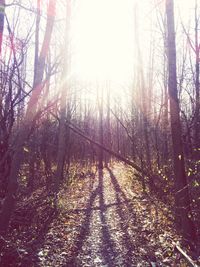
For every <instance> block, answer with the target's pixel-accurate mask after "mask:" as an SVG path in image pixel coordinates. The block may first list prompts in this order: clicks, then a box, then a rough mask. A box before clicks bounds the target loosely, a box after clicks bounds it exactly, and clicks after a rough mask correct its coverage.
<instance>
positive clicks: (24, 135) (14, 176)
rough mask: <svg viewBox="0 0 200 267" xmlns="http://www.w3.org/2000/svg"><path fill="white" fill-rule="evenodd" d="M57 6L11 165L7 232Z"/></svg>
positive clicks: (2, 226) (0, 221) (3, 226)
mask: <svg viewBox="0 0 200 267" xmlns="http://www.w3.org/2000/svg"><path fill="white" fill-rule="evenodd" d="M55 8H56V1H55V0H50V1H49V5H48V11H47V13H48V16H47V24H46V29H45V34H44V40H43V43H42V47H41V51H40V55H39V58H38V66H37V70H36V75H35V76H34V82H33V92H32V95H31V97H30V100H29V103H28V106H27V111H26V115H25V118H24V121H23V126H22V127H21V128H20V129H19V131H18V133H17V137H16V140H15V145H14V147H13V151H14V152H13V157H12V161H11V166H10V175H9V180H8V188H7V194H6V197H5V200H4V204H3V207H2V213H1V218H0V232H3V233H5V232H6V231H7V229H8V226H9V221H10V217H11V214H12V211H13V209H14V205H15V200H16V192H17V188H18V174H19V170H20V166H21V162H22V158H23V146H24V142H25V141H26V140H27V139H28V137H29V135H30V132H31V129H32V127H33V124H34V120H35V116H36V114H37V107H38V100H39V97H40V94H41V92H42V89H43V86H44V84H43V74H44V69H45V61H46V56H47V53H48V49H49V45H50V41H51V37H52V31H53V25H54V20H55Z"/></svg>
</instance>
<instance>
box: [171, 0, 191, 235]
mask: <svg viewBox="0 0 200 267" xmlns="http://www.w3.org/2000/svg"><path fill="white" fill-rule="evenodd" d="M166 15H167V31H168V36H167V51H168V71H169V77H168V90H169V100H170V119H171V134H172V146H173V156H174V174H175V189H176V193H175V206H176V212H175V216H176V221H177V223H178V225H179V226H180V227H181V230H182V232H183V235H184V236H185V238H186V239H190V240H191V239H192V240H193V239H194V237H195V236H196V232H195V228H194V225H193V222H192V220H191V219H190V218H191V216H192V214H191V209H190V197H189V191H188V183H187V177H186V173H185V162H184V155H183V144H182V133H181V121H180V108H179V100H178V93H177V74H176V43H175V29H174V2H173V0H166Z"/></svg>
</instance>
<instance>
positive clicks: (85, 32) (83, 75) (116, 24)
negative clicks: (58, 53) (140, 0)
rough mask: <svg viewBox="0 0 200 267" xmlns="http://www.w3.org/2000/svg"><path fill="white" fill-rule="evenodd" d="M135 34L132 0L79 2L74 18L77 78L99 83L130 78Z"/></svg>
mask: <svg viewBox="0 0 200 267" xmlns="http://www.w3.org/2000/svg"><path fill="white" fill-rule="evenodd" d="M133 33H134V20H133V1H130V0H80V1H78V4H77V7H76V10H75V12H74V16H73V20H72V49H73V56H72V72H73V73H74V75H75V76H76V78H77V79H78V80H80V81H100V82H102V81H104V80H109V81H114V82H123V81H124V82H127V80H130V79H131V78H132V75H133V65H134V34H133Z"/></svg>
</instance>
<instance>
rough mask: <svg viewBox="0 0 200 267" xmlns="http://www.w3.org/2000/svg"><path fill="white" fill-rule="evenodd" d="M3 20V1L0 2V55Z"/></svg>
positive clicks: (0, 50)
mask: <svg viewBox="0 0 200 267" xmlns="http://www.w3.org/2000/svg"><path fill="white" fill-rule="evenodd" d="M4 18H5V0H0V55H1V52H2V42H3V30H4Z"/></svg>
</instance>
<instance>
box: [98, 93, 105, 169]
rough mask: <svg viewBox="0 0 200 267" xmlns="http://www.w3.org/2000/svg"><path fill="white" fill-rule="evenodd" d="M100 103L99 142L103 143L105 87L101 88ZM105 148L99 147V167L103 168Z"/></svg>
mask: <svg viewBox="0 0 200 267" xmlns="http://www.w3.org/2000/svg"><path fill="white" fill-rule="evenodd" d="M100 93H101V94H100V98H99V101H98V105H99V142H100V143H101V144H103V89H102V88H100ZM103 154H104V153H103V149H102V148H99V166H98V167H99V169H103V156H104V155H103Z"/></svg>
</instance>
